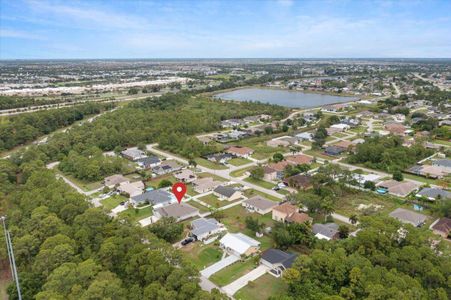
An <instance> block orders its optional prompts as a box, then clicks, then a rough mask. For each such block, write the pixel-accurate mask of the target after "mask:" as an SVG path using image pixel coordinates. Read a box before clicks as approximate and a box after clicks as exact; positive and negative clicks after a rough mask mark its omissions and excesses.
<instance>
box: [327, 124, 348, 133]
mask: <svg viewBox="0 0 451 300" xmlns="http://www.w3.org/2000/svg"><path fill="white" fill-rule="evenodd" d="M330 128H336V129H340V130H341V131H346V130H348V129H349V128H351V126H349V125H348V124H342V123H340V124H334V125H332V126H330Z"/></svg>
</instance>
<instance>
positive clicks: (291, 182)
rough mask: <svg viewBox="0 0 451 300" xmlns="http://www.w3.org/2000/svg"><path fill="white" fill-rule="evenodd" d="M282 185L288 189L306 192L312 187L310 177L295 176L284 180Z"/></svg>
mask: <svg viewBox="0 0 451 300" xmlns="http://www.w3.org/2000/svg"><path fill="white" fill-rule="evenodd" d="M283 183H285V185H288V186H289V187H293V188H296V189H303V190H306V189H308V188H310V187H311V186H312V179H311V177H310V176H307V175H302V174H297V175H293V176H290V177H287V178H285V179H284V180H283Z"/></svg>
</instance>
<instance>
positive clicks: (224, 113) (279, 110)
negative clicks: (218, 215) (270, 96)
mask: <svg viewBox="0 0 451 300" xmlns="http://www.w3.org/2000/svg"><path fill="white" fill-rule="evenodd" d="M287 112H288V109H286V108H283V107H280V106H275V105H268V104H261V103H253V102H240V103H235V102H230V101H225V102H223V101H219V100H213V99H209V98H204V97H200V96H198V97H196V96H194V95H193V94H189V93H187V94H185V93H179V94H167V95H164V96H161V97H159V98H156V99H154V98H149V99H147V100H142V101H141V100H138V101H134V102H132V103H130V104H129V105H127V106H125V107H124V108H121V109H118V110H116V111H114V112H111V113H108V114H105V115H103V116H102V117H100V118H97V119H96V120H94V121H93V122H92V123H88V122H87V123H85V124H83V125H82V126H75V127H72V128H71V129H70V130H68V131H67V132H65V133H58V134H54V135H53V137H52V138H51V139H50V140H49V141H48V143H47V144H45V145H39V146H38V147H35V148H34V151H33V153H32V154H27V156H33V158H36V157H39V158H40V159H42V160H43V161H49V160H62V159H63V158H64V157H65V156H67V155H68V154H69V152H70V151H71V150H73V149H75V150H76V151H77V152H78V153H82V152H83V151H85V150H87V149H90V148H92V147H93V146H95V147H98V148H100V149H101V150H102V151H111V150H114V149H117V148H123V147H128V146H135V145H137V144H139V143H142V144H146V143H160V146H161V147H162V148H163V149H167V150H170V151H173V152H175V153H178V154H181V155H183V156H185V157H188V158H191V157H195V156H198V155H202V154H206V153H209V152H213V151H215V150H216V149H215V148H214V147H211V146H209V145H203V144H202V143H200V142H199V141H198V140H197V139H196V138H195V137H193V135H194V134H197V133H201V132H211V131H213V130H218V129H220V128H221V127H220V121H221V120H224V119H229V118H241V117H244V116H248V115H256V114H262V113H265V114H271V115H273V116H274V117H275V118H281V117H283V116H285V115H286V114H287ZM17 156H21V154H19V155H17ZM27 156H26V157H25V159H31V158H30V157H27ZM22 159H24V157H23V156H22V157H21V160H22Z"/></svg>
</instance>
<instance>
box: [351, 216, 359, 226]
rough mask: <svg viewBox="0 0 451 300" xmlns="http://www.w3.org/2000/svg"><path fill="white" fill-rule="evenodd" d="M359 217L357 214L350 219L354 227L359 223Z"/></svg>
mask: <svg viewBox="0 0 451 300" xmlns="http://www.w3.org/2000/svg"><path fill="white" fill-rule="evenodd" d="M358 220H359V219H358V217H357V215H356V214H354V215H352V216H350V217H349V222H351V224H352V225H355V224H356V223H357V222H358Z"/></svg>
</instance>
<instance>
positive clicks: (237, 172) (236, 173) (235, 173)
mask: <svg viewBox="0 0 451 300" xmlns="http://www.w3.org/2000/svg"><path fill="white" fill-rule="evenodd" d="M253 168H255V166H250V167H247V168H242V169H239V170H235V171H233V172H230V176H232V177H241V176H243V175H244V173H246V172H248V171H250V170H252V169H253Z"/></svg>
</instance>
